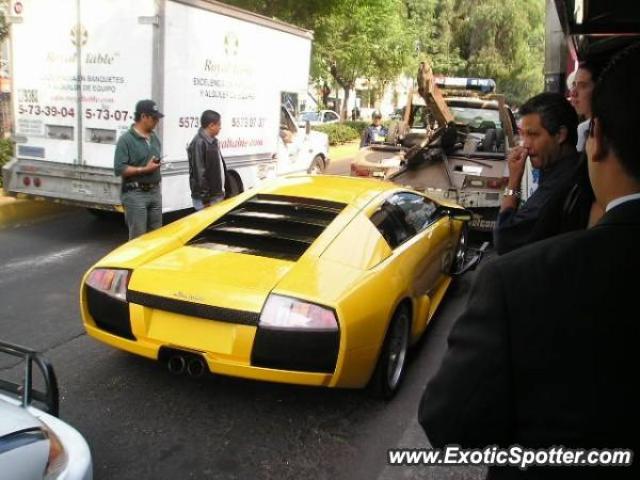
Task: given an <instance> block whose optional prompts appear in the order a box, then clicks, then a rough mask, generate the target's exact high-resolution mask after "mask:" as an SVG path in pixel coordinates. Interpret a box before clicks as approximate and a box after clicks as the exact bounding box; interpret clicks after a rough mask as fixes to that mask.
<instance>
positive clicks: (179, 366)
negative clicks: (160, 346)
mask: <svg viewBox="0 0 640 480" xmlns="http://www.w3.org/2000/svg"><path fill="white" fill-rule="evenodd" d="M167 369H168V370H169V371H170V372H171V373H173V374H174V375H182V374H183V373H185V372H186V373H187V375H189V376H190V377H192V378H200V377H201V376H202V375H204V373H205V372H206V371H207V367H206V365H205V363H204V360H203V359H202V358H201V357H199V356H195V355H194V356H187V355H181V354H179V353H176V354H174V355H172V356H171V357H169V360H168V361H167Z"/></svg>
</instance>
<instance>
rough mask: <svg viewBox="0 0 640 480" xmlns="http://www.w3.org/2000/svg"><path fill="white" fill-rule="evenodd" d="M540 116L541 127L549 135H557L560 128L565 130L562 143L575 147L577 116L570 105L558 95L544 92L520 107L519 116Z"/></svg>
mask: <svg viewBox="0 0 640 480" xmlns="http://www.w3.org/2000/svg"><path fill="white" fill-rule="evenodd" d="M533 113H537V114H538V115H540V122H541V123H542V127H543V128H544V129H545V130H546V131H547V132H549V133H550V134H551V135H555V134H557V133H558V132H559V131H560V129H561V128H562V127H564V128H566V130H567V138H566V140H565V142H564V143H569V144H570V145H575V144H576V142H577V141H578V132H577V128H578V114H577V113H576V111H575V109H574V108H573V107H572V106H571V104H570V103H569V102H568V101H567V99H566V98H564V96H563V95H561V94H559V93H551V92H545V93H540V94H539V95H536V96H535V97H531V98H530V99H529V100H527V101H526V102H525V103H524V104H523V105H522V107H520V115H522V116H525V115H531V114H533Z"/></svg>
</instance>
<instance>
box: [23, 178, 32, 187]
mask: <svg viewBox="0 0 640 480" xmlns="http://www.w3.org/2000/svg"><path fill="white" fill-rule="evenodd" d="M22 183H24V186H25V187H28V186H29V185H31V179H30V178H29V177H24V178H23V179H22Z"/></svg>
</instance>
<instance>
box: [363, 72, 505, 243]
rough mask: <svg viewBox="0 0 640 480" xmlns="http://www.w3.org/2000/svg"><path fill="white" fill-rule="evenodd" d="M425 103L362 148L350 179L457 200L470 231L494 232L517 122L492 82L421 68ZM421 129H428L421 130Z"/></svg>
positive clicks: (411, 106)
mask: <svg viewBox="0 0 640 480" xmlns="http://www.w3.org/2000/svg"><path fill="white" fill-rule="evenodd" d="M417 91H418V94H419V96H420V99H421V100H422V102H415V101H414V99H413V94H411V95H410V96H409V102H411V103H410V104H409V105H407V107H406V108H405V112H404V114H405V115H404V119H403V121H402V122H400V123H399V124H398V125H397V126H393V127H392V128H391V129H390V135H389V136H388V137H387V139H386V142H384V143H381V144H374V145H370V146H368V147H365V148H363V149H361V150H360V151H359V152H358V154H357V155H356V157H355V159H354V161H353V163H352V165H351V174H352V175H355V176H373V177H378V178H381V179H385V180H390V181H392V182H395V183H398V184H401V185H406V186H410V187H412V188H414V189H416V190H419V191H422V192H425V193H427V194H429V195H432V196H435V197H440V198H445V199H448V200H453V201H455V202H457V203H458V204H460V205H461V206H463V207H465V208H467V209H469V210H470V211H471V212H472V213H473V215H474V216H473V220H472V221H471V222H470V224H469V226H470V228H471V229H475V230H480V231H491V230H493V228H494V226H495V222H496V218H497V214H498V211H499V208H500V199H501V192H502V190H503V189H504V187H505V185H506V183H505V182H506V180H505V178H506V177H505V174H506V172H507V170H506V152H508V151H509V149H510V148H511V147H512V146H514V145H515V139H514V132H515V131H516V125H515V117H514V116H513V113H512V112H511V110H509V108H508V106H507V105H506V103H505V99H504V96H502V95H498V94H495V93H494V91H495V82H494V81H493V80H492V79H479V78H457V77H440V78H438V77H436V76H434V74H433V72H432V70H431V67H430V65H429V64H428V62H422V63H421V64H420V68H419V70H418V76H417ZM420 127H422V128H420Z"/></svg>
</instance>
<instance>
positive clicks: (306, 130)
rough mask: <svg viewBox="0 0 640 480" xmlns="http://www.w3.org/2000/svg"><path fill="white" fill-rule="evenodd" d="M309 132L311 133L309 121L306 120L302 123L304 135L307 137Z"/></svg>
mask: <svg viewBox="0 0 640 480" xmlns="http://www.w3.org/2000/svg"><path fill="white" fill-rule="evenodd" d="M310 132H311V123H310V122H309V120H307V121H306V122H304V133H306V134H307V135H309V133H310Z"/></svg>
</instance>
